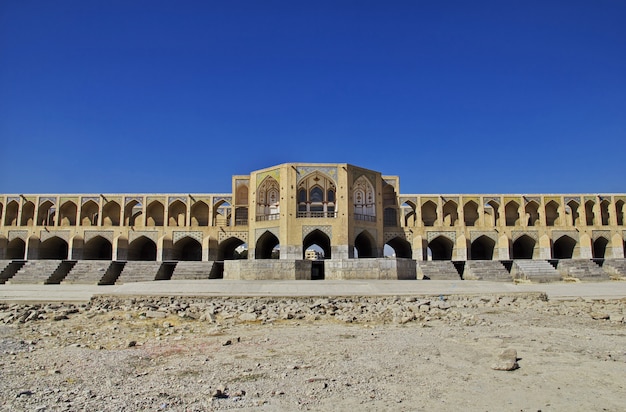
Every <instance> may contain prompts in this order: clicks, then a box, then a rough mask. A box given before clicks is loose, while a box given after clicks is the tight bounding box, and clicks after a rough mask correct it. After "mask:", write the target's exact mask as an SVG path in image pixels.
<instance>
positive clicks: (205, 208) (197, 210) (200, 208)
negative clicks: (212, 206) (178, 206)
mask: <svg viewBox="0 0 626 412" xmlns="http://www.w3.org/2000/svg"><path fill="white" fill-rule="evenodd" d="M208 225H209V205H207V204H206V203H205V202H203V201H198V202H196V203H194V204H193V206H191V226H208Z"/></svg>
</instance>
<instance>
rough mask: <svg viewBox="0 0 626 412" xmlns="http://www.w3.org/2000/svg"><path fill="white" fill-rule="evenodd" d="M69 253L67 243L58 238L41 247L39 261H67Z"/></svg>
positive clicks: (42, 244)
mask: <svg viewBox="0 0 626 412" xmlns="http://www.w3.org/2000/svg"><path fill="white" fill-rule="evenodd" d="M67 252H68V247H67V242H66V241H65V240H63V239H61V238H59V237H56V236H54V237H51V238H50V239H47V240H45V241H43V242H41V244H40V245H39V259H67Z"/></svg>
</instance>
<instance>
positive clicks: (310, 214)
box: [297, 211, 337, 218]
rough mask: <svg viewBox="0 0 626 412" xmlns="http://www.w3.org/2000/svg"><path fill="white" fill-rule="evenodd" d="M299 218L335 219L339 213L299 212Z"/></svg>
mask: <svg viewBox="0 0 626 412" xmlns="http://www.w3.org/2000/svg"><path fill="white" fill-rule="evenodd" d="M297 217H299V218H309V217H310V218H335V217H337V212H304V211H303V212H298V214H297Z"/></svg>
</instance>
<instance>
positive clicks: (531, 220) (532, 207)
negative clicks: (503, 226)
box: [525, 201, 539, 226]
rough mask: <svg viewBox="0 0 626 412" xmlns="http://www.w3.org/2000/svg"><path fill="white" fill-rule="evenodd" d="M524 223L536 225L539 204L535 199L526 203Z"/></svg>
mask: <svg viewBox="0 0 626 412" xmlns="http://www.w3.org/2000/svg"><path fill="white" fill-rule="evenodd" d="M525 211H526V218H527V220H526V224H527V225H528V226H537V222H538V221H539V205H538V204H537V202H535V201H530V202H528V204H527V205H526V208H525Z"/></svg>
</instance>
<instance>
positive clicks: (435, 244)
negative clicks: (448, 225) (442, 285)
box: [428, 236, 454, 260]
mask: <svg viewBox="0 0 626 412" xmlns="http://www.w3.org/2000/svg"><path fill="white" fill-rule="evenodd" d="M428 248H429V249H430V252H431V254H432V260H452V250H453V249H454V242H453V241H452V240H450V239H448V238H447V237H445V236H437V237H436V238H434V239H433V240H431V241H430V242H429V243H428Z"/></svg>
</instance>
